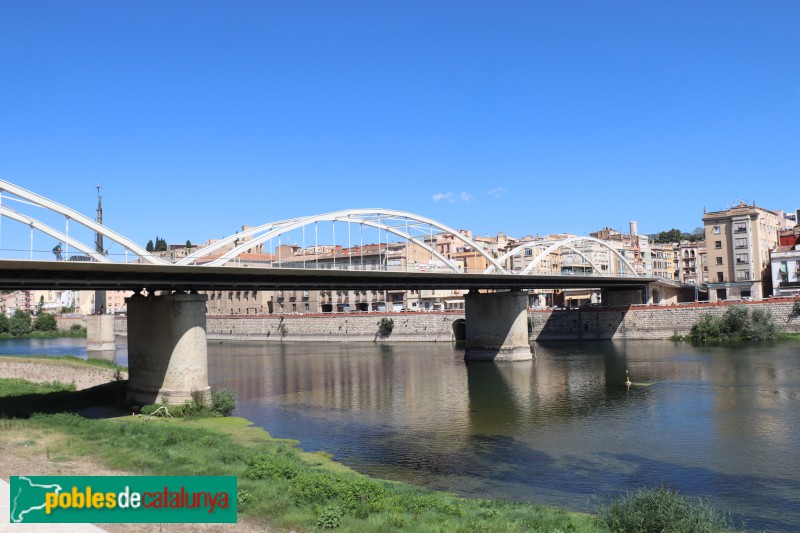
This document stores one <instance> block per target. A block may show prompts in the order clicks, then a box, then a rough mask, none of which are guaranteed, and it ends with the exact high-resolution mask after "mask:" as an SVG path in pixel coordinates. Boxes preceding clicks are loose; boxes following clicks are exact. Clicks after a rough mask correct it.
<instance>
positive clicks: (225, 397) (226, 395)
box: [211, 389, 236, 416]
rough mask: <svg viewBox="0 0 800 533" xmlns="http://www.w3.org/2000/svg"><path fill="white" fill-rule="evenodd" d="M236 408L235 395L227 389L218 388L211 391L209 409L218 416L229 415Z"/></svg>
mask: <svg viewBox="0 0 800 533" xmlns="http://www.w3.org/2000/svg"><path fill="white" fill-rule="evenodd" d="M234 409H236V397H235V396H234V395H233V393H232V392H231V391H229V390H227V389H219V390H216V391H213V392H212V393H211V410H212V411H213V412H214V413H217V414H218V415H220V416H231V413H232V412H233V410H234Z"/></svg>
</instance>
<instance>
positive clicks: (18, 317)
mask: <svg viewBox="0 0 800 533" xmlns="http://www.w3.org/2000/svg"><path fill="white" fill-rule="evenodd" d="M9 331H10V332H11V334H12V335H14V336H15V337H21V336H22V335H25V334H26V333H30V332H31V315H29V314H28V313H26V312H25V311H23V310H22V309H17V310H16V311H14V316H12V317H11V320H9Z"/></svg>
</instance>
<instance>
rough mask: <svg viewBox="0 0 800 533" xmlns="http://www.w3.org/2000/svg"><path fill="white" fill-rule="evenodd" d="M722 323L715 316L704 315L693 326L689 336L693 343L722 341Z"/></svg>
mask: <svg viewBox="0 0 800 533" xmlns="http://www.w3.org/2000/svg"><path fill="white" fill-rule="evenodd" d="M721 330H722V321H721V320H720V319H719V317H716V316H714V315H709V314H704V315H702V316H701V317H700V320H699V321H698V322H697V323H696V324H695V325H694V326H692V330H691V332H690V333H689V336H690V337H691V338H692V341H693V342H699V343H703V342H707V341H713V340H717V339H720V338H721V337H722V333H721Z"/></svg>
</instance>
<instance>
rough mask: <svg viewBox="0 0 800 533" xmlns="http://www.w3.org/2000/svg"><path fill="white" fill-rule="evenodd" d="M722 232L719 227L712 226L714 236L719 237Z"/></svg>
mask: <svg viewBox="0 0 800 533" xmlns="http://www.w3.org/2000/svg"><path fill="white" fill-rule="evenodd" d="M721 232H722V230H721V229H720V227H719V226H714V235H719V234H720V233H721Z"/></svg>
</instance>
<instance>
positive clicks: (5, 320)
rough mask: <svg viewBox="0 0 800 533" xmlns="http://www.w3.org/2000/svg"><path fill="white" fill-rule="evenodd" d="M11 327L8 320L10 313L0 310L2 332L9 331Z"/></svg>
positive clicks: (0, 329) (0, 330) (0, 328)
mask: <svg viewBox="0 0 800 533" xmlns="http://www.w3.org/2000/svg"><path fill="white" fill-rule="evenodd" d="M10 329H11V323H10V322H9V320H8V315H6V314H5V313H3V312H0V333H8V332H9V330H10Z"/></svg>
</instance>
